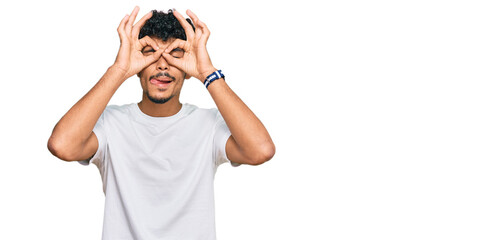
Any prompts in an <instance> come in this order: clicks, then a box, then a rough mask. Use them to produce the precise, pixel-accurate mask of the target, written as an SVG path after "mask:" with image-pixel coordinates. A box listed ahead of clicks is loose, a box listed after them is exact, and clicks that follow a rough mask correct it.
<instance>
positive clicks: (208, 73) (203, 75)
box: [199, 67, 218, 83]
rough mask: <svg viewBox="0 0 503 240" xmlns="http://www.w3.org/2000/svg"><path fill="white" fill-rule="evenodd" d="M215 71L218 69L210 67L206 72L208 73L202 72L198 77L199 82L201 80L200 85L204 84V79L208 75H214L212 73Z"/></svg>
mask: <svg viewBox="0 0 503 240" xmlns="http://www.w3.org/2000/svg"><path fill="white" fill-rule="evenodd" d="M217 70H218V69H216V68H214V67H212V68H211V69H210V70H208V71H206V72H204V73H203V74H201V76H200V78H199V80H201V82H202V83H204V81H205V80H206V78H207V77H208V76H209V75H210V74H212V73H214V72H215V71H217Z"/></svg>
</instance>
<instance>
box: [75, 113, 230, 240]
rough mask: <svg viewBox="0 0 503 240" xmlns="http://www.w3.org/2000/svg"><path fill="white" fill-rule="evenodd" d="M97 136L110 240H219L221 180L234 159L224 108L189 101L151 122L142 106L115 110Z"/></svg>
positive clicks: (107, 238)
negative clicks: (217, 189)
mask: <svg viewBox="0 0 503 240" xmlns="http://www.w3.org/2000/svg"><path fill="white" fill-rule="evenodd" d="M93 132H94V133H95V134H96V136H97V138H98V142H99V147H98V151H97V152H96V154H95V155H94V156H93V157H92V158H91V159H90V160H86V161H79V162H80V163H81V164H83V165H89V163H90V162H91V163H93V164H95V165H96V166H97V167H98V169H99V171H100V174H101V178H102V181H103V192H104V193H105V196H106V197H105V213H104V221H103V235H102V239H103V240H122V239H124V240H126V239H128V240H129V239H135V240H156V239H162V240H166V239H183V240H191V239H194V240H195V239H201V240H202V239H204V240H211V239H215V238H216V237H215V207H214V196H213V179H214V176H215V173H216V170H217V167H218V166H219V165H220V164H222V163H224V162H229V160H228V158H227V156H226V153H225V144H226V142H227V140H228V139H229V136H230V131H229V129H228V127H227V125H226V124H225V121H224V120H223V118H222V116H221V115H220V113H219V112H218V110H217V109H202V108H198V107H196V106H194V105H191V104H183V105H182V108H181V110H180V111H179V112H178V113H177V114H175V115H173V116H170V117H151V116H148V115H146V114H144V113H143V112H142V111H141V110H140V109H139V107H138V105H137V104H136V103H135V104H128V105H123V106H108V107H107V108H106V109H105V111H104V112H103V114H102V115H101V116H100V118H99V120H98V122H97V123H96V126H95V127H94V130H93Z"/></svg>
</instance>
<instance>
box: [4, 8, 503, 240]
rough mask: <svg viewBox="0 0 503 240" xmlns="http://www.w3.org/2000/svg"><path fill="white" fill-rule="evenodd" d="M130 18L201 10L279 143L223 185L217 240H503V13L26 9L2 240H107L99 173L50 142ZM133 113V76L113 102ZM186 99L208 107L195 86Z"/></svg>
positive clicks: (12, 76) (15, 23)
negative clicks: (61, 155)
mask: <svg viewBox="0 0 503 240" xmlns="http://www.w3.org/2000/svg"><path fill="white" fill-rule="evenodd" d="M135 5H138V6H140V14H139V17H141V16H143V15H144V14H145V13H147V12H148V11H149V10H151V9H159V10H168V9H169V8H173V7H174V8H176V9H177V10H178V11H180V12H185V10H186V9H191V10H192V11H193V12H195V13H196V14H197V15H198V16H199V18H200V19H201V20H202V21H204V22H205V23H206V24H207V25H208V27H209V28H210V30H211V32H212V35H211V37H210V40H209V43H208V49H209V53H210V56H211V58H212V61H213V63H214V65H215V66H216V67H217V68H220V69H222V70H223V71H224V72H225V74H226V76H227V77H226V80H227V82H228V83H229V85H230V86H231V88H232V89H233V90H234V91H235V92H236V93H237V94H238V95H239V96H240V97H241V98H242V99H243V100H244V101H245V103H247V104H248V106H249V107H250V108H251V109H252V110H253V111H254V112H255V113H256V114H257V116H258V117H259V118H260V119H261V120H262V121H263V122H264V124H265V126H266V127H267V128H268V130H269V132H270V134H271V136H272V137H273V140H274V141H275V144H276V148H277V151H276V155H275V157H274V158H273V159H272V160H271V161H269V162H267V163H265V164H263V165H261V166H256V167H252V166H241V167H238V168H233V167H231V166H230V165H223V166H221V167H220V168H219V169H218V171H217V174H216V179H215V198H216V218H217V219H216V220H217V237H218V239H220V240H236V239H240V240H248V239H249V240H257V239H261V240H262V239H263V240H277V239H337V240H339V239H340V240H353V239H354V240H360V239H386V240H390V239H397V240H402V239H442V240H444V239H457V240H458V239H486V240H487V239H502V238H503V231H502V226H503V204H502V202H503V153H502V152H503V151H502V150H503V149H502V145H503V125H502V123H503V112H502V103H503V94H502V92H503V71H502V64H503V44H502V43H503V32H502V23H503V15H502V14H501V12H502V11H503V7H502V5H501V3H500V1H446V0H436V1H430V0H426V1H398V0H396V1H392V0H385V1H369V0H356V1H333V2H329V1H322V0H312V1H302V2H301V1H273V0H258V1H168V0H166V1H53V0H49V1H34V0H30V1H18V2H9V3H8V4H6V3H2V6H1V9H2V10H1V12H2V13H1V14H0V24H1V26H0V29H1V30H2V33H1V39H0V46H1V48H2V52H1V54H0V58H1V65H0V68H1V78H2V87H1V88H0V89H1V90H0V100H1V101H0V104H1V109H2V112H3V113H2V115H1V116H2V117H1V126H0V128H1V129H0V130H1V135H0V136H1V149H2V156H3V157H2V160H1V161H2V164H1V166H0V184H1V185H0V186H1V187H0V189H1V192H2V197H1V198H0V225H1V226H2V227H1V229H0V239H23V240H24V239H54V240H56V239H75V240H80V239H82V240H84V239H85V240H89V239H101V231H102V223H103V208H104V198H105V196H104V194H103V192H102V188H101V178H100V175H99V172H98V169H97V168H96V167H95V166H94V165H90V166H87V167H85V166H81V165H80V164H78V163H76V162H73V163H68V162H64V161H61V160H58V159H57V158H55V157H53V156H52V155H51V154H50V153H49V151H48V150H47V148H46V143H47V139H48V137H49V136H50V134H51V131H52V128H53V127H54V125H55V124H56V122H57V121H58V120H59V119H60V118H61V117H62V116H63V114H64V113H65V112H66V111H67V110H68V109H69V108H70V107H71V106H72V105H73V104H74V103H75V102H76V101H78V100H79V99H80V98H81V97H82V96H83V95H84V94H85V93H86V92H87V91H88V90H89V89H90V88H91V87H92V86H93V85H94V84H95V83H96V82H97V81H98V79H99V78H100V77H101V75H102V74H103V73H104V72H105V70H106V69H107V68H108V67H109V66H110V65H111V64H112V63H113V61H114V59H115V55H116V53H117V50H118V48H119V38H118V35H117V32H116V28H117V26H118V24H119V22H120V20H121V19H122V17H123V16H124V15H125V14H127V13H130V12H131V10H132V9H133V8H134V6H135ZM140 98H141V88H140V85H139V83H138V79H137V78H135V77H132V78H131V79H129V80H128V81H126V82H125V83H124V84H123V86H121V88H120V89H119V90H118V92H117V93H116V94H115V95H114V97H113V99H112V100H111V104H126V103H131V102H138V101H139V100H140ZM181 101H182V102H189V103H192V104H196V105H198V106H199V107H214V103H213V102H212V99H211V97H210V96H209V94H208V93H207V92H206V90H205V89H204V87H203V86H202V84H201V83H200V82H198V81H197V80H194V79H191V80H188V81H186V82H185V85H184V88H183V90H182V97H181ZM194 227H197V226H194Z"/></svg>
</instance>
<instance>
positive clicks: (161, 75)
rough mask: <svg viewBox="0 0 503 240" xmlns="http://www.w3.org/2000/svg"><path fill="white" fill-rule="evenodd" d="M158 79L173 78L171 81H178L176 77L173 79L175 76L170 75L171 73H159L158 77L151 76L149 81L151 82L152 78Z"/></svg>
mask: <svg viewBox="0 0 503 240" xmlns="http://www.w3.org/2000/svg"><path fill="white" fill-rule="evenodd" d="M158 77H169V78H171V80H173V81H175V80H176V78H175V77H173V76H171V75H169V73H168V72H160V73H158V74H156V75H152V76H150V78H149V79H148V80H149V81H150V80H152V78H158Z"/></svg>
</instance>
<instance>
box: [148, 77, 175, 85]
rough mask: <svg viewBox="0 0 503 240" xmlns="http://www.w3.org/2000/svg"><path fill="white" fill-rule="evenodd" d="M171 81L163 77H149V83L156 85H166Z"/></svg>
mask: <svg viewBox="0 0 503 240" xmlns="http://www.w3.org/2000/svg"><path fill="white" fill-rule="evenodd" d="M172 82H173V80H172V79H163V78H152V79H150V83H152V84H154V85H156V86H158V87H167V86H168V85H169V84H171V83H172Z"/></svg>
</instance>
